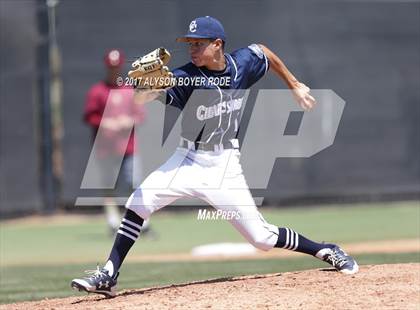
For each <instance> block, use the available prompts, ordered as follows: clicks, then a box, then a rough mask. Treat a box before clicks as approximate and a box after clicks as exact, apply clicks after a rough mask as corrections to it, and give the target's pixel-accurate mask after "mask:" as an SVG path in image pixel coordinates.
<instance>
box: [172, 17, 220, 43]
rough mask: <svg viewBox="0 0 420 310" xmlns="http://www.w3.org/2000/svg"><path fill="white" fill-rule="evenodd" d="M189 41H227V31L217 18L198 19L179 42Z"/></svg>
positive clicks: (191, 24)
mask: <svg viewBox="0 0 420 310" xmlns="http://www.w3.org/2000/svg"><path fill="white" fill-rule="evenodd" d="M188 39H221V40H223V42H225V41H226V35H225V29H223V25H222V23H221V22H219V21H218V20H217V19H216V18H214V17H211V16H204V17H197V18H196V19H194V20H193V21H192V22H191V23H190V26H189V29H188V33H187V34H186V35H185V36H183V37H180V38H177V39H176V40H177V42H186V41H188Z"/></svg>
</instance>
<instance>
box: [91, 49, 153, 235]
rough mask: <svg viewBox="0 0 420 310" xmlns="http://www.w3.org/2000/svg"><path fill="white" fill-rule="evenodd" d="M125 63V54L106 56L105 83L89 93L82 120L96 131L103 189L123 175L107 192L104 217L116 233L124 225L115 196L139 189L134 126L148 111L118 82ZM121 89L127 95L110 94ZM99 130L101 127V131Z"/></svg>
mask: <svg viewBox="0 0 420 310" xmlns="http://www.w3.org/2000/svg"><path fill="white" fill-rule="evenodd" d="M124 62H125V58H124V55H123V53H122V51H120V50H117V49H113V50H110V51H109V52H107V53H106V55H105V57H104V63H105V68H106V76H105V79H104V80H103V81H100V82H98V83H96V84H95V85H93V86H92V87H91V88H90V89H89V92H88V94H87V100H86V105H85V110H84V117H83V118H84V121H85V122H86V123H87V124H88V125H89V126H90V127H91V128H92V131H93V132H92V133H93V140H94V142H95V147H96V149H95V151H96V152H95V155H96V164H97V165H98V168H99V176H100V178H101V182H102V185H103V186H102V187H103V188H105V187H109V186H107V185H106V184H108V185H109V184H110V183H109V182H110V180H113V176H115V175H118V172H120V173H119V178H118V182H117V184H116V186H115V188H114V189H107V190H105V191H104V196H105V199H104V208H105V214H106V218H107V221H108V225H109V227H110V229H111V231H112V232H113V233H115V232H116V231H117V230H118V227H119V225H120V221H121V217H120V214H119V211H118V206H117V203H116V201H115V199H114V198H113V196H115V194H117V193H118V194H119V193H120V191H122V193H123V194H124V195H127V194H128V193H129V192H130V191H132V188H133V185H134V186H138V185H139V184H140V182H141V180H140V178H141V167H140V158H136V161H134V153H135V142H134V130H133V125H137V124H140V123H141V122H142V121H143V119H144V115H145V111H144V107H143V106H141V105H136V104H134V101H133V91H131V90H130V88H128V87H126V86H124V85H122V86H119V85H121V84H123V83H122V80H120V81H118V79H121V78H120V76H121V70H122V69H123V65H124ZM117 81H118V82H120V83H117ZM118 84H119V85H118ZM118 89H121V90H124V91H116V92H115V91H113V92H111V90H118ZM105 107H106V109H105ZM99 127H101V130H100V131H99ZM130 132H131V133H130ZM98 133H99V134H98ZM128 135H129V139H128V143H127V137H128ZM95 139H96V140H95ZM121 156H123V161H122V165H121V168H120V165H119V163H120V161H121ZM134 163H136V167H134ZM116 169H117V170H116ZM118 169H120V171H118ZM133 170H134V171H135V173H134V174H133ZM133 177H134V178H133ZM143 226H144V225H143ZM144 227H145V226H144Z"/></svg>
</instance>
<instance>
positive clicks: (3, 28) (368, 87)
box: [0, 0, 420, 215]
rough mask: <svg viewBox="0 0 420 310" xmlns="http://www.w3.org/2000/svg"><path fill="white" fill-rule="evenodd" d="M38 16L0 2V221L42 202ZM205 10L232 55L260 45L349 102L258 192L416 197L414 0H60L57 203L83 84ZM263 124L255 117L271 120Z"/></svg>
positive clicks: (68, 189) (170, 43) (84, 153)
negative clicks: (322, 134)
mask: <svg viewBox="0 0 420 310" xmlns="http://www.w3.org/2000/svg"><path fill="white" fill-rule="evenodd" d="M42 9H43V5H42V2H41V1H30V0H28V1H26V0H21V1H11V0H1V1H0V66H1V69H0V92H1V93H0V112H1V113H0V129H1V130H0V169H1V173H0V191H1V197H0V199H1V200H0V211H1V213H2V214H4V215H10V214H13V213H19V212H30V211H34V210H41V209H42V208H43V206H45V200H44V199H43V195H44V194H45V193H46V191H45V183H43V182H44V181H42V180H43V179H42V178H41V171H43V169H45V161H44V160H42V155H41V154H42V153H41V152H40V144H41V143H40V142H41V141H43V140H42V139H41V138H40V137H41V133H42V130H41V129H42V126H40V123H39V119H40V117H39V116H40V113H39V112H40V110H39V106H40V105H39V101H37V100H38V99H39V98H40V94H39V92H40V88H39V78H40V75H41V74H42V70H41V68H40V59H39V57H38V58H37V50H38V56H39V51H40V49H39V47H40V45H42V44H43V42H44V43H45V41H44V40H45V36H43V35H42V31H40V24H39V16H40V15H39V14H38V15H37V13H39V12H40V11H39V10H42ZM44 9H45V8H44ZM41 15H42V14H41ZM202 15H212V16H215V17H217V18H218V19H220V20H221V21H222V22H223V23H224V26H225V29H226V32H227V35H228V44H227V50H228V51H230V50H233V49H235V48H238V47H242V46H245V45H248V44H249V43H254V42H258V43H259V42H261V43H264V44H266V45H267V46H269V47H270V48H271V49H273V50H274V51H276V52H277V53H278V54H279V55H280V56H281V58H282V59H283V60H284V61H285V62H286V64H287V65H288V66H289V67H290V69H291V70H292V71H293V72H294V73H295V75H296V76H297V77H298V78H299V79H301V80H302V81H304V82H305V83H307V84H308V85H310V86H311V88H319V89H325V88H326V89H333V90H334V91H335V92H336V93H337V94H338V95H340V96H341V97H342V98H343V99H344V100H345V101H346V107H345V110H344V114H343V117H342V120H341V124H340V127H339V130H338V133H337V136H336V139H335V143H334V144H333V146H331V147H329V148H328V149H326V150H324V151H322V152H321V153H319V154H317V155H316V156H314V157H312V158H310V159H279V160H277V162H276V165H275V169H274V171H273V174H272V176H271V179H270V184H269V188H268V191H266V192H264V193H261V192H260V193H259V194H263V195H265V196H266V197H267V199H268V201H270V202H272V203H278V202H285V201H288V202H290V201H305V202H309V201H313V200H314V199H315V198H316V199H321V198H325V199H336V200H343V201H344V200H348V199H354V198H355V197H364V198H369V199H382V198H390V197H399V198H413V197H418V195H419V191H420V189H419V188H420V20H419V19H420V3H419V2H416V1H406V2H404V1H395V2H394V1H296V0H293V1H275V0H272V1H138V0H137V1H134V0H124V1H99V0H97V1H82V0H62V1H60V2H59V4H58V6H57V10H56V18H57V29H56V37H57V42H58V46H59V48H60V50H61V56H62V75H61V76H62V81H63V93H62V94H63V101H62V110H63V113H62V115H63V129H64V133H63V134H64V135H63V140H62V150H63V168H64V170H63V172H64V175H63V179H62V188H61V191H58V190H57V188H55V189H54V188H52V189H53V190H55V193H56V194H57V199H58V203H59V204H67V205H71V204H73V203H74V200H75V197H77V196H80V195H84V194H85V193H83V191H81V190H80V189H79V187H80V182H81V178H82V176H83V172H84V169H85V166H86V163H87V159H88V156H89V152H90V140H89V138H90V132H89V130H88V128H87V127H86V126H85V125H84V124H83V123H82V121H81V112H82V109H83V105H84V99H85V93H86V91H87V90H88V88H89V86H90V85H92V84H93V83H94V82H96V81H97V80H98V79H100V78H101V77H102V76H103V68H102V55H103V53H104V51H105V50H106V49H109V48H113V47H119V48H121V49H123V50H124V51H125V52H126V54H127V55H128V56H129V57H134V56H136V55H140V54H142V53H144V52H146V51H149V50H151V49H153V48H155V47H158V46H162V45H163V46H165V47H167V48H168V49H170V50H176V49H178V48H179V47H178V46H177V45H176V43H174V38H175V37H176V36H177V35H179V34H182V33H184V32H185V30H186V26H187V25H188V23H189V21H190V20H191V19H192V18H194V17H196V16H202ZM37 18H38V19H37ZM186 61H187V55H186V53H185V52H176V51H175V57H174V59H173V62H172V67H175V66H177V65H181V64H182V63H184V62H186ZM41 63H42V62H41ZM278 87H284V85H282V84H279V82H278V81H277V80H276V78H274V77H272V76H270V77H268V78H265V79H264V80H262V81H261V82H259V83H258V84H257V87H256V88H278ZM254 91H255V90H254ZM251 97H252V94H251ZM41 115H42V114H41ZM271 117H272V119H264V120H261V121H264V122H270V121H275V119H276V117H275V115H272V116H271ZM44 142H45V141H44ZM44 146H45V144H44ZM256 149H258V148H256ZM258 152H260V151H258ZM258 152H257V153H258ZM43 162H44V164H43V165H42V163H43ZM47 168H48V167H47Z"/></svg>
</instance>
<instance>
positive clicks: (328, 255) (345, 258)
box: [316, 245, 359, 274]
mask: <svg viewBox="0 0 420 310" xmlns="http://www.w3.org/2000/svg"><path fill="white" fill-rule="evenodd" d="M316 257H318V258H319V259H322V260H323V261H324V262H327V263H328V264H330V265H331V266H333V267H334V268H335V269H337V270H338V271H340V272H342V273H345V274H355V273H356V272H358V271H359V265H357V262H356V261H355V260H354V258H353V257H351V256H350V255H348V254H347V253H346V252H344V251H343V250H342V249H341V248H340V247H339V246H337V245H334V246H333V247H332V248H325V249H322V250H320V251H319V252H318V253H317V254H316Z"/></svg>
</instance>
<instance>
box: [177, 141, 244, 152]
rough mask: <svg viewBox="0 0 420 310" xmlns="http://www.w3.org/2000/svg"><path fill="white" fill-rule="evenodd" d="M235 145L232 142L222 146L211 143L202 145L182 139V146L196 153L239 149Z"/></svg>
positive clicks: (224, 143) (221, 144)
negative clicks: (199, 151)
mask: <svg viewBox="0 0 420 310" xmlns="http://www.w3.org/2000/svg"><path fill="white" fill-rule="evenodd" d="M234 144H235V143H232V142H231V141H227V142H223V143H220V144H211V143H202V142H191V141H188V140H186V139H183V138H182V139H181V144H180V146H181V147H183V148H186V149H192V150H194V151H198V150H201V151H210V152H218V151H223V150H227V149H237V148H238V147H237V146H234Z"/></svg>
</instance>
